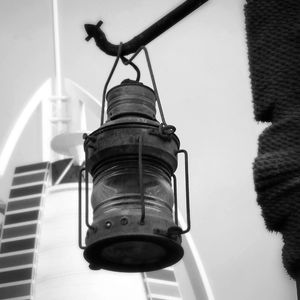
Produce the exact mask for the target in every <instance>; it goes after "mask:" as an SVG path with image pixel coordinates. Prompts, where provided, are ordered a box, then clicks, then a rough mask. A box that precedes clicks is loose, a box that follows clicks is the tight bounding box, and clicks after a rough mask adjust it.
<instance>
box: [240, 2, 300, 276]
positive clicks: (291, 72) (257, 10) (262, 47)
mask: <svg viewBox="0 0 300 300" xmlns="http://www.w3.org/2000/svg"><path fill="white" fill-rule="evenodd" d="M245 16H246V32H247V43H248V55H249V65H250V74H251V83H252V94H253V102H254V114H255V119H256V120H257V121H262V122H271V125H270V126H269V127H268V128H267V129H265V130H264V132H263V133H262V134H261V135H260V137H259V148H258V156H257V158H256V159H255V162H254V181H255V187H256V191H257V201H258V204H259V205H260V206H261V208H262V214H263V217H264V219H265V223H266V226H267V228H268V229H269V230H272V231H278V232H281V233H282V235H283V241H284V247H283V251H282V256H283V263H284V266H285V268H286V270H287V271H288V273H289V274H290V275H291V276H292V277H293V278H296V276H299V275H300V0H284V1H283V0H281V1H279V0H248V1H247V4H246V6H245Z"/></svg>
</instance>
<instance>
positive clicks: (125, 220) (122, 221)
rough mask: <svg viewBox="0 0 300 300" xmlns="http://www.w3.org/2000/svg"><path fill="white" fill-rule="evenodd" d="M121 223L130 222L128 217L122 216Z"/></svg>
mask: <svg viewBox="0 0 300 300" xmlns="http://www.w3.org/2000/svg"><path fill="white" fill-rule="evenodd" d="M120 223H121V225H127V224H128V219H127V218H126V217H122V218H121V220H120Z"/></svg>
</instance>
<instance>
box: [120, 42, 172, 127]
mask: <svg viewBox="0 0 300 300" xmlns="http://www.w3.org/2000/svg"><path fill="white" fill-rule="evenodd" d="M142 50H143V51H144V53H145V57H146V61H147V65H148V69H149V73H150V77H151V81H152V85H153V89H154V94H155V97H156V101H157V105H158V109H159V113H160V117H161V120H162V124H163V125H164V126H166V125H167V123H166V120H165V116H164V112H163V108H162V105H161V102H160V98H159V94H158V90H157V86H156V82H155V78H154V73H153V69H152V65H151V61H150V56H149V53H148V50H147V48H146V47H145V46H142V47H140V48H139V49H138V50H137V51H136V52H135V53H134V54H133V55H132V56H131V58H129V59H128V60H127V61H126V62H124V61H123V63H124V64H125V65H127V64H130V63H131V62H132V61H133V60H134V59H135V58H136V57H137V56H138V54H139V53H140V52H141V51H142Z"/></svg>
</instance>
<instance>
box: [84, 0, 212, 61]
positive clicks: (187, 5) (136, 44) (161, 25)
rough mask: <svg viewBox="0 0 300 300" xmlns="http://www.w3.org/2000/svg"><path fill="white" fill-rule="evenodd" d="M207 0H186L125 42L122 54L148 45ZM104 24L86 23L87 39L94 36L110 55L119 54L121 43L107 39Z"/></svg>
mask: <svg viewBox="0 0 300 300" xmlns="http://www.w3.org/2000/svg"><path fill="white" fill-rule="evenodd" d="M207 1H208V0H186V1H185V2H184V3H182V4H181V5H179V6H178V7H177V8H175V9H174V10H172V11H171V12H169V13H168V14H167V15H165V16H164V17H162V18H161V19H160V20H158V21H157V22H156V23H154V24H153V25H151V26H150V27H149V28H147V29H146V30H144V31H143V32H142V33H140V34H139V35H137V36H135V37H134V38H133V39H131V40H130V41H128V42H126V43H123V46H122V53H121V55H128V54H131V53H134V52H136V51H137V50H138V49H139V48H140V47H141V46H146V45H147V44H148V43H150V42H151V41H153V40H154V39H155V38H157V37H158V36H159V35H161V34H162V33H163V32H165V31H166V30H168V29H169V28H171V27H172V26H173V25H175V24H176V23H178V22H179V21H180V20H182V19H183V18H185V17H186V16H187V15H189V14H190V13H192V12H193V11H194V10H196V9H197V8H198V7H200V6H201V5H202V4H204V3H205V2H207ZM102 24H103V22H102V21H99V22H98V23H97V24H96V25H93V24H85V25H84V27H85V30H86V32H87V34H88V36H87V38H86V40H87V41H89V40H90V39H91V38H94V39H95V42H96V45H97V46H98V47H99V48H100V49H101V50H102V51H103V52H105V53H106V54H108V55H112V56H117V55H118V48H119V45H114V44H112V43H110V42H109V41H108V40H107V38H106V36H105V34H104V32H103V31H102V30H101V29H100V27H101V25H102Z"/></svg>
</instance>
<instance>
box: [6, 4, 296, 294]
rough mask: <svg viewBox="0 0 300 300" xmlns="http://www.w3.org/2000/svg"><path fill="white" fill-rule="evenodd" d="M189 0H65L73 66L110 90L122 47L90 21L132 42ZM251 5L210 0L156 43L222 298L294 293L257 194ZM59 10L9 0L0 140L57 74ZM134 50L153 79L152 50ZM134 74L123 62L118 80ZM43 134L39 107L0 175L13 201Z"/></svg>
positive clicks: (145, 78)
mask: <svg viewBox="0 0 300 300" xmlns="http://www.w3.org/2000/svg"><path fill="white" fill-rule="evenodd" d="M181 2H182V1H178V0H176V1H174V0H165V1H158V0H154V1H150V0H128V1H124V0H123V1H121V0H110V1H104V0H88V1H84V0H75V1H74V0H59V1H58V3H59V23H60V39H61V61H62V75H63V77H65V78H70V79H72V80H73V81H75V82H76V83H78V84H79V85H81V86H82V87H83V88H85V89H86V90H88V91H89V92H90V93H91V94H93V95H94V96H95V97H97V98H99V99H100V97H101V93H102V88H103V85H104V83H105V80H106V78H107V76H108V73H109V71H110V68H111V66H112V64H113V60H114V59H113V58H112V57H109V56H107V55H105V54H104V53H102V52H100V51H99V49H98V48H97V47H96V46H95V44H94V42H93V41H90V42H89V43H87V42H86V41H85V40H84V38H85V32H84V29H83V24H85V23H89V22H90V23H93V24H95V23H96V22H98V21H99V20H100V19H102V20H103V21H104V24H103V25H102V29H103V30H104V31H105V33H106V34H107V37H108V39H109V40H110V41H111V42H113V43H119V42H120V41H122V42H126V41H127V40H129V39H131V38H132V37H133V36H135V35H137V34H139V33H140V32H141V31H142V30H144V29H145V28H146V27H148V26H149V25H150V24H152V23H153V22H154V21H155V20H157V19H158V18H159V17H161V16H162V15H164V14H165V13H166V12H168V11H169V10H170V9H172V8H173V7H175V6H176V5H178V4H179V3H181ZM243 6H244V1H242V0H209V1H208V3H206V4H205V5H203V7H201V8H200V9H198V10H197V11H196V12H194V13H193V14H192V15H190V16H189V17H187V18H186V19H185V20H183V21H181V22H180V23H179V24H177V25H176V26H174V27H173V28H172V29H170V30H169V31H168V32H166V33H165V34H163V35H162V36H160V37H159V38H157V39H156V40H155V41H153V42H151V44H150V45H149V46H148V50H149V53H150V57H151V60H152V65H153V70H154V74H155V77H156V81H157V85H158V91H159V93H160V97H161V101H162V104H163V108H164V112H165V116H166V119H167V122H168V123H170V124H172V125H175V126H176V127H177V135H178V136H179V138H180V140H181V147H182V148H184V149H186V150H188V152H189V159H190V181H191V188H190V190H191V200H192V234H193V237H194V239H195V242H196V245H197V247H198V250H199V253H200V255H201V258H202V260H203V262H204V266H205V268H206V271H207V273H208V276H209V279H210V282H211V285H212V288H213V291H214V294H215V298H216V299H217V300H218V299H222V300H227V299H228V300H240V299H243V300H253V299H256V300H268V299H272V300H282V299H285V300H295V293H294V285H293V282H292V281H291V280H290V279H289V278H288V276H287V275H286V273H285V271H284V270H283V267H282V265H281V244H282V242H281V238H280V236H279V235H274V234H271V233H269V232H267V231H266V229H265V227H264V223H263V219H262V217H261V215H260V209H259V207H258V206H257V204H256V195H255V191H254V186H253V180H252V162H253V160H254V157H255V155H256V151H257V137H258V135H259V133H260V132H261V131H262V130H263V128H264V127H265V125H264V126H263V125H261V124H257V123H256V122H255V121H254V116H253V107H252V99H251V87H250V79H249V71H248V58H247V48H246V38H245V25H244V15H243ZM51 17H52V16H51V1H50V0H27V1H17V0H2V1H1V2H0V28H1V29H0V30H1V34H0V46H1V47H0V94H1V110H0V116H1V118H0V122H1V123H0V124H1V126H0V148H1V147H2V148H3V146H4V144H5V141H6V139H7V137H8V136H9V134H10V132H11V129H12V127H13V125H14V123H15V121H16V119H17V117H18V116H19V114H20V113H21V111H22V109H23V108H24V106H25V105H26V102H27V101H28V99H30V97H31V96H32V95H33V94H34V92H35V91H36V90H37V89H38V88H39V87H40V86H41V85H42V84H43V82H44V81H45V80H47V78H49V77H52V78H53V77H54V57H53V38H52V25H51V24H52V23H51V22H52V21H51ZM136 62H137V63H138V65H139V66H140V67H141V70H142V82H144V83H145V84H148V85H150V80H149V74H148V71H147V69H146V64H145V60H144V58H143V57H142V56H140V57H138V59H137V60H136ZM133 75H134V73H133V71H132V70H131V69H130V68H128V67H127V68H126V67H124V66H120V67H119V68H118V69H117V72H116V76H114V78H113V80H112V82H111V85H110V86H111V87H112V86H114V85H116V84H118V83H120V81H121V80H123V79H124V78H127V77H131V78H132V76H133ZM95 129H96V128H95ZM40 138H41V129H40V119H39V115H38V114H37V115H36V116H34V117H33V118H32V120H31V121H30V123H29V124H28V127H27V128H26V129H25V131H24V134H23V135H22V138H21V139H20V141H19V144H18V147H17V149H16V150H15V151H14V154H13V156H12V161H11V162H10V163H9V168H8V169H7V171H6V174H5V175H4V176H2V178H1V179H0V187H1V190H0V197H1V198H2V199H3V200H4V201H6V200H7V196H8V190H9V189H8V187H9V185H10V182H11V176H12V172H13V169H14V167H15V166H16V165H19V164H26V163H32V162H37V161H40V159H41V145H40V144H41V142H40ZM179 171H181V167H180V170H179ZM179 174H181V173H180V172H179ZM181 182H182V180H181ZM181 187H182V186H181ZM181 194H183V192H181ZM181 198H183V197H181Z"/></svg>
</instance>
